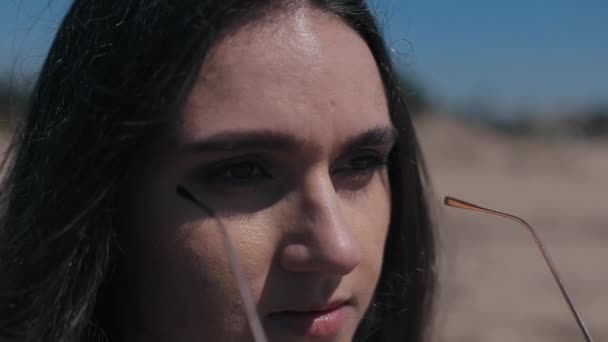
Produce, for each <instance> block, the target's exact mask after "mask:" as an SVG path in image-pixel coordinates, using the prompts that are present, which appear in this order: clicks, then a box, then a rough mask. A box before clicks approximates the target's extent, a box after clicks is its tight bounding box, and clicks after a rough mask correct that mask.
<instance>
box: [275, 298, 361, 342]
mask: <svg viewBox="0 0 608 342" xmlns="http://www.w3.org/2000/svg"><path fill="white" fill-rule="evenodd" d="M349 310H352V307H351V306H350V305H348V304H347V303H341V304H338V305H332V306H330V307H329V308H328V309H323V310H318V311H314V310H313V311H295V310H294V311H281V312H278V313H274V314H271V315H269V316H268V319H269V320H270V321H271V323H272V325H274V326H276V327H277V328H279V329H280V330H287V331H289V332H291V333H295V334H296V335H300V336H306V337H309V338H324V337H330V336H334V335H336V334H337V333H338V332H339V331H340V329H341V328H342V327H343V326H344V323H345V322H346V319H347V316H348V312H349Z"/></svg>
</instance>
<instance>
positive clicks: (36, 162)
mask: <svg viewBox="0 0 608 342" xmlns="http://www.w3.org/2000/svg"><path fill="white" fill-rule="evenodd" d="M306 5H307V6H313V7H315V8H319V9H321V10H324V11H326V12H328V13H331V14H333V15H335V16H337V17H339V18H341V19H342V20H343V21H344V22H345V23H347V24H348V25H349V26H350V27H352V29H353V30H355V31H356V32H358V34H359V35H360V36H361V37H362V38H363V39H364V40H365V42H366V43H367V45H368V46H369V49H370V50H371V52H372V54H373V56H374V58H375V59H376V62H377V65H378V70H379V72H380V74H381V77H382V80H383V82H384V86H385V89H386V96H387V99H388V102H389V109H390V114H391V118H392V122H393V124H394V126H395V127H396V128H397V129H398V131H399V134H400V136H399V142H398V145H397V146H396V148H395V149H394V151H393V152H392V154H391V157H390V161H389V178H390V182H391V189H392V217H391V225H390V228H389V233H388V238H387V241H386V247H385V255H384V264H383V269H382V274H381V277H380V281H379V283H378V286H377V290H376V293H375V296H374V298H373V302H372V305H370V308H369V310H368V312H367V314H366V316H365V317H364V319H363V321H362V322H361V324H360V326H359V329H358V331H357V334H356V340H366V341H421V340H422V339H423V337H424V332H425V327H426V326H427V325H428V320H429V317H430V311H431V306H432V305H431V304H432V303H431V299H432V294H433V288H434V284H435V272H434V262H435V260H434V237H433V229H432V224H431V222H430V219H429V214H428V208H427V201H426V198H425V183H426V175H425V173H424V167H423V164H422V158H421V155H420V151H419V147H418V143H417V139H416V136H415V132H414V129H413V127H412V122H411V119H410V116H409V114H408V112H407V109H406V106H405V104H404V103H403V100H402V94H401V93H400V90H399V88H398V86H397V83H396V79H395V77H394V76H395V74H394V72H393V67H392V65H391V62H390V58H389V56H388V54H387V50H386V47H385V45H384V41H383V39H382V36H381V34H380V32H379V30H378V27H377V25H376V22H375V19H374V17H373V16H372V15H371V13H370V11H369V9H368V8H367V5H366V3H365V1H362V0H361V1H356V0H310V1H302V0H300V1H297V0H296V1H281V0H266V1H261V0H260V1H250V0H222V1H212V0H208V1H203V0H180V1H172V0H130V1H96V0H75V1H74V3H73V4H72V6H71V8H70V10H69V12H68V14H67V15H66V17H65V18H64V20H63V22H62V24H61V27H60V28H59V31H58V33H57V35H56V38H55V40H54V42H53V44H52V47H51V49H50V52H49V54H48V57H47V59H46V61H45V63H44V66H43V68H42V70H41V73H40V76H39V79H38V81H37V83H36V86H35V89H34V92H33V95H32V97H31V101H30V104H29V110H28V112H27V115H26V117H25V119H24V120H23V122H22V124H21V126H20V129H18V131H17V132H16V133H15V135H14V142H13V149H12V151H11V153H10V156H9V159H8V163H7V164H6V167H5V170H6V176H5V179H4V184H3V191H2V211H3V212H2V222H1V230H0V275H1V276H0V277H1V279H2V280H1V281H0V341H40V342H42V341H45V342H47V341H62V342H72V341H93V340H112V336H113V332H112V331H113V329H112V328H113V327H112V324H111V323H110V322H111V320H110V319H108V317H109V316H111V313H112V307H111V304H109V303H112V300H111V296H112V287H113V286H115V285H116V283H117V282H118V281H119V279H115V276H114V275H115V274H116V272H114V270H115V269H116V268H117V265H118V264H119V262H120V253H119V252H118V250H119V249H118V246H117V243H116V241H117V238H116V234H117V232H116V230H115V229H114V226H115V225H114V222H113V220H114V218H115V203H116V201H115V196H116V193H117V187H118V184H119V183H120V180H121V179H122V177H123V175H124V173H125V171H126V169H127V167H128V165H129V164H130V162H132V161H133V160H134V159H135V158H140V157H141V156H140V155H139V154H140V152H141V150H142V149H141V146H142V145H143V144H145V143H149V142H150V141H155V139H158V137H159V135H160V134H162V132H163V131H164V130H166V124H167V123H168V122H170V119H171V113H176V112H178V111H179V110H180V109H181V105H182V104H183V101H184V96H185V95H186V94H188V92H189V90H190V89H191V86H192V82H193V80H194V79H195V78H196V74H197V72H198V70H199V68H200V66H201V63H202V62H203V59H204V57H205V55H206V53H207V52H208V50H209V48H210V47H211V46H212V45H213V44H215V43H217V42H218V41H219V40H220V39H221V38H222V36H223V35H226V34H228V33H229V32H230V30H233V29H237V28H238V27H240V26H242V25H244V24H245V22H247V21H251V20H258V19H263V18H265V17H266V16H268V15H269V13H271V11H273V10H276V9H286V8H290V7H293V6H296V7H297V6H306Z"/></svg>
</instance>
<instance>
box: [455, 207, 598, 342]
mask: <svg viewBox="0 0 608 342" xmlns="http://www.w3.org/2000/svg"><path fill="white" fill-rule="evenodd" d="M444 204H445V205H447V206H450V207H454V208H460V209H466V210H473V211H481V212H484V213H488V214H492V215H496V216H501V217H505V218H508V219H511V220H514V221H517V222H519V223H520V224H521V225H522V226H524V227H525V228H526V230H527V231H528V232H529V233H530V234H531V235H532V238H533V239H534V242H535V243H536V246H537V247H538V250H539V251H540V253H541V254H542V255H543V258H544V259H545V263H547V266H548V267H549V270H551V274H552V275H553V278H554V279H555V281H556V282H557V286H559V289H560V291H561V292H562V296H563V297H564V299H565V300H566V303H567V304H568V308H570V312H572V315H573V316H574V319H575V320H576V323H577V324H578V326H579V328H580V329H581V332H582V333H583V335H584V337H585V340H586V341H587V342H593V338H592V337H591V333H590V332H589V330H588V329H587V326H586V325H585V322H583V319H582V318H581V316H580V315H579V313H578V311H577V310H576V308H575V307H574V303H573V302H572V300H571V299H570V295H569V294H568V291H567V290H566V286H565V285H564V282H563V281H562V278H561V277H560V275H559V273H558V272H557V268H556V267H555V264H554V263H553V260H552V259H551V257H550V256H549V251H548V250H547V249H546V248H545V245H544V244H543V242H542V240H541V239H540V236H539V235H538V234H537V233H536V231H535V230H534V228H532V226H530V225H529V224H528V223H527V222H526V221H524V220H523V219H521V218H519V217H517V216H515V215H511V214H507V213H503V212H500V211H496V210H492V209H487V208H483V207H480V206H478V205H475V204H472V203H469V202H465V201H463V200H460V199H457V198H454V197H449V196H446V197H445V199H444Z"/></svg>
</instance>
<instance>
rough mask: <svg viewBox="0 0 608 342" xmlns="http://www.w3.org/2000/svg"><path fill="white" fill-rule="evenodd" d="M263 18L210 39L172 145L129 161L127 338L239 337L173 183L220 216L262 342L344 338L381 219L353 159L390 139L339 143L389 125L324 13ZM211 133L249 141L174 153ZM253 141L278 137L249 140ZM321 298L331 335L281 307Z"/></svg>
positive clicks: (211, 225) (375, 172) (363, 71)
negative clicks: (337, 308) (339, 308)
mask: <svg viewBox="0 0 608 342" xmlns="http://www.w3.org/2000/svg"><path fill="white" fill-rule="evenodd" d="M275 19H276V20H261V21H257V22H253V23H250V24H247V26H245V27H243V28H241V29H239V30H237V31H236V32H234V33H233V34H231V35H230V36H229V37H227V38H225V39H224V40H223V41H221V42H219V43H218V44H217V45H216V46H215V47H214V48H213V49H212V51H211V52H210V53H209V55H208V56H207V58H206V60H205V63H204V65H203V67H202V69H201V73H200V75H201V76H200V79H199V80H198V82H197V83H196V84H195V86H194V88H193V89H192V91H191V93H190V95H189V97H188V100H187V102H186V105H185V108H184V111H183V113H181V114H180V117H179V118H178V119H177V120H178V122H179V124H178V125H177V127H176V129H175V131H174V132H173V133H174V137H175V139H173V140H174V141H175V144H174V145H172V146H170V147H169V148H167V149H165V150H162V151H161V152H159V153H158V154H156V155H155V158H157V159H156V160H154V161H149V162H144V163H141V164H138V165H134V166H133V169H132V170H131V171H130V174H131V177H130V178H128V179H129V183H131V184H130V185H129V187H128V189H127V190H125V192H126V193H127V194H128V195H127V196H125V197H124V198H123V200H124V203H123V207H124V208H123V211H124V212H125V213H127V214H126V215H122V217H124V219H123V221H122V222H121V226H123V227H124V228H125V229H124V231H125V233H124V236H123V238H122V239H123V240H124V241H125V243H124V249H125V255H126V257H125V268H126V270H127V272H126V275H127V278H128V279H127V283H128V284H130V286H129V289H128V290H126V291H128V292H127V293H126V294H125V297H126V298H130V299H129V302H128V303H125V304H124V305H125V306H126V310H127V312H128V315H127V316H126V317H130V320H132V321H129V322H127V325H126V326H127V327H128V335H129V336H130V337H131V338H130V339H129V340H133V341H138V340H146V339H148V338H151V337H152V336H154V338H153V339H154V340H161V341H194V340H204V339H209V340H216V341H243V340H247V339H248V338H250V333H249V329H248V326H247V321H246V319H245V316H244V313H243V310H242V305H241V303H242V301H241V298H240V294H239V291H238V289H237V286H236V283H235V279H234V276H233V274H232V271H231V269H230V266H229V263H228V260H227V257H226V254H225V250H224V247H223V243H222V239H221V234H220V232H219V230H218V227H217V222H216V221H214V220H213V219H211V218H209V217H206V216H205V215H204V214H203V212H202V211H201V210H200V209H199V208H197V207H196V206H194V205H192V203H189V202H187V201H184V200H183V199H181V198H179V197H177V196H176V195H175V186H176V185H177V184H185V185H188V187H189V189H190V190H192V191H193V192H195V193H196V195H197V197H199V198H201V200H203V201H204V202H205V204H206V205H208V206H209V207H212V208H214V210H216V212H217V213H218V218H219V219H221V220H222V222H223V223H224V224H225V225H226V227H228V230H229V235H230V237H231V240H232V241H233V243H234V245H235V247H236V249H237V251H238V253H239V255H240V259H241V261H242V268H243V271H244V275H245V277H246V279H247V285H248V286H249V287H250V289H251V291H252V293H253V296H254V299H255V301H256V304H257V308H258V311H259V314H260V317H261V319H262V322H263V324H264V328H265V330H266V332H267V334H268V336H269V339H270V340H271V341H286V340H288V341H309V340H313V338H312V337H311V331H313V332H316V333H321V332H323V333H325V334H328V335H327V336H325V337H324V339H323V340H324V341H349V340H351V339H352V337H353V334H354V331H355V329H356V327H357V325H358V323H359V321H360V320H361V318H362V317H363V314H364V312H365V310H366V308H367V306H368V305H369V302H370V300H371V297H372V295H373V292H374V290H375V286H376V281H377V279H378V277H379V274H380V270H381V265H382V255H383V248H384V240H385V238H386V233H387V229H388V225H389V218H390V188H389V185H388V184H389V183H388V176H387V172H386V170H385V169H384V168H382V167H381V166H378V167H377V168H372V167H371V166H369V165H372V166H374V167H375V165H376V164H374V163H376V160H375V159H374V158H376V156H380V157H382V156H383V155H386V154H388V151H389V150H390V143H388V142H382V141H379V142H377V143H373V144H372V143H368V145H365V146H359V147H357V148H350V147H346V142H348V141H351V140H353V138H355V137H357V136H358V135H361V134H362V132H369V131H370V130H374V129H377V128H379V127H380V128H383V127H384V128H386V127H388V128H390V127H392V125H391V121H390V118H389V115H388V109H387V104H386V99H385V96H384V90H383V85H382V82H381V79H380V76H379V73H378V69H377V66H376V64H375V62H374V58H373V56H372V54H371V52H370V51H369V49H368V47H367V46H366V44H365V42H364V41H363V40H362V39H361V38H360V37H359V36H358V35H357V34H356V33H355V32H354V31H353V30H352V29H350V28H349V27H348V26H347V25H346V24H344V23H343V22H341V21H340V20H339V19H338V18H336V17H334V16H331V15H329V14H325V13H323V12H321V11H320V10H316V9H309V8H303V9H299V10H294V11H292V12H289V13H282V14H281V15H276V17H275ZM252 132H254V133H255V134H252ZM218 136H221V137H230V139H237V140H238V139H242V138H243V137H247V138H248V139H249V138H251V137H254V138H255V139H258V140H256V141H255V144H252V145H250V146H256V147H255V148H254V147H247V146H245V147H242V146H240V145H238V144H237V143H236V142H235V141H236V140H230V141H228V142H226V141H223V142H222V143H223V145H221V144H217V140H215V142H216V143H215V145H213V146H215V147H218V146H220V147H221V148H216V149H214V150H210V149H206V150H205V151H201V149H199V150H198V152H197V150H196V149H193V148H190V147H191V146H201V145H204V144H201V142H209V139H212V138H214V137H215V138H217V137H218ZM269 137H270V138H272V139H279V140H277V141H281V142H282V141H285V143H280V144H270V146H265V145H264V144H263V143H261V142H262V140H263V139H266V140H268V138H269ZM260 139H261V140H260ZM280 139H283V140H280ZM197 144H198V145H197ZM256 144H257V145H256ZM209 145H210V144H207V146H209ZM258 145H259V146H258ZM231 146H232V147H231ZM234 146H239V147H234ZM376 159H382V158H376ZM158 160H162V162H158ZM360 165H363V167H365V169H364V170H360V169H359V167H358V166H360ZM353 166H357V167H353ZM144 232H145V233H144ZM336 302H340V303H342V304H343V305H344V307H345V309H344V310H345V311H344V315H343V318H342V320H341V321H339V322H338V321H337V320H336V321H335V322H334V323H335V324H334V325H333V326H332V327H333V328H334V330H335V331H334V330H331V329H329V328H328V327H327V326H325V325H323V326H322V327H323V329H325V330H323V329H320V330H319V329H316V330H315V329H313V328H314V327H317V328H318V326H315V325H314V323H311V324H312V325H311V326H312V327H313V328H310V326H308V328H310V329H313V330H307V329H306V327H307V325H306V324H305V323H306V320H305V319H303V318H301V317H300V316H298V317H300V318H294V317H292V316H283V313H284V312H288V311H289V312H291V311H307V312H308V311H311V310H312V311H314V310H320V309H322V308H323V307H324V306H327V305H330V306H331V305H334V304H335V303H336ZM302 320H303V321H304V323H302ZM277 322H281V323H277ZM285 322H289V323H285ZM286 326H287V328H286ZM302 326H304V328H302ZM289 327H291V328H289ZM129 329H130V330H129ZM319 331H320V332H319Z"/></svg>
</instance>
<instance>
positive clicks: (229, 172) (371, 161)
mask: <svg viewBox="0 0 608 342" xmlns="http://www.w3.org/2000/svg"><path fill="white" fill-rule="evenodd" d="M387 159H388V158H387V157H384V156H381V155H380V154H378V153H375V152H374V153H371V152H370V153H366V154H360V155H356V156H353V157H352V158H350V159H348V161H347V162H348V164H349V165H347V166H340V167H335V168H333V170H332V174H334V175H336V176H339V177H348V178H351V177H352V178H353V179H356V180H358V179H361V178H366V177H369V176H370V175H371V174H373V173H374V172H376V171H379V170H381V169H384V168H385V167H386V166H387ZM353 163H358V164H353ZM361 164H363V165H361ZM239 168H241V169H240V170H239ZM245 168H246V169H245ZM239 171H245V172H246V173H247V172H248V174H247V175H242V174H241V176H244V177H241V176H239V175H238V174H235V172H239ZM204 178H205V180H206V181H208V182H210V183H212V184H215V185H219V186H233V187H248V186H256V185H259V184H261V183H262V182H265V181H268V180H272V179H273V178H274V177H273V175H272V174H271V173H270V172H268V168H267V167H266V166H265V165H264V163H263V162H261V161H259V160H234V161H224V162H220V163H219V164H218V165H214V166H211V167H210V168H208V170H207V171H205V172H204Z"/></svg>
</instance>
